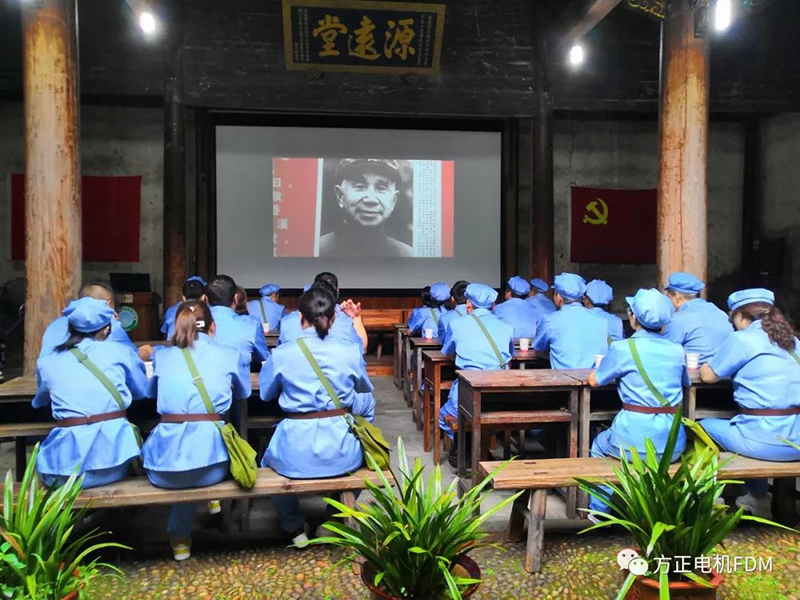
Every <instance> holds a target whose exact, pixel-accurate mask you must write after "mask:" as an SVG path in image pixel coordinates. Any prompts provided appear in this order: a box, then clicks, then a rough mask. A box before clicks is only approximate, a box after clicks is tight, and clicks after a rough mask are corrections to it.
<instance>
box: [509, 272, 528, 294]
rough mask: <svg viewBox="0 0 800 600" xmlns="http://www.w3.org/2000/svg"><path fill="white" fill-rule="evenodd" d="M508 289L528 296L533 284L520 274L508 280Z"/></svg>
mask: <svg viewBox="0 0 800 600" xmlns="http://www.w3.org/2000/svg"><path fill="white" fill-rule="evenodd" d="M508 289H510V290H511V291H512V292H514V293H515V294H516V295H517V296H527V295H528V294H530V293H531V284H530V283H528V282H527V280H525V279H523V278H522V277H520V276H519V275H514V276H513V277H512V278H511V279H509V280H508Z"/></svg>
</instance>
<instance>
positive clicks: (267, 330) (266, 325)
mask: <svg viewBox="0 0 800 600" xmlns="http://www.w3.org/2000/svg"><path fill="white" fill-rule="evenodd" d="M261 328H262V329H263V330H264V335H267V334H268V333H269V323H262V324H261Z"/></svg>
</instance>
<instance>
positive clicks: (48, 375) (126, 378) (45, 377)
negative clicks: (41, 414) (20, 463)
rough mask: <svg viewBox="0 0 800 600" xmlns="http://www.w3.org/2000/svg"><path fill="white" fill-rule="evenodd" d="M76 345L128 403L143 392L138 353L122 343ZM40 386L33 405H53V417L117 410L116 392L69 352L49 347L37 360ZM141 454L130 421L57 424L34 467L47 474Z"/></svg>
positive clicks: (105, 466)
mask: <svg viewBox="0 0 800 600" xmlns="http://www.w3.org/2000/svg"><path fill="white" fill-rule="evenodd" d="M77 347H78V349H79V350H80V351H81V352H83V353H84V354H86V356H88V357H89V359H90V360H91V361H92V362H93V363H94V364H95V365H97V368H98V369H100V370H101V371H102V372H103V373H104V374H105V375H106V377H108V379H109V380H110V381H111V383H113V384H114V386H115V387H116V388H117V389H118V390H119V393H120V395H121V396H122V399H123V401H124V403H125V406H126V407H128V406H130V405H131V401H133V400H138V399H139V398H142V397H143V396H144V395H145V390H146V387H147V377H146V375H145V370H144V363H143V362H142V361H141V360H139V356H138V355H137V354H136V352H134V351H133V350H131V349H130V348H129V347H127V346H123V345H122V344H107V343H105V342H98V341H96V340H91V339H85V340H82V341H81V342H80V343H79V344H78V346H77ZM37 375H38V378H39V390H38V392H37V394H36V396H35V397H34V399H33V406H34V408H41V407H43V406H46V405H47V404H51V405H52V411H53V418H55V419H57V420H58V419H68V418H70V417H86V416H90V415H101V414H104V413H110V412H115V411H118V410H120V407H119V404H117V402H116V400H115V399H114V397H113V396H112V395H111V394H110V393H109V391H108V390H107V389H106V388H105V386H103V384H102V383H100V381H99V380H98V379H97V378H96V377H95V376H94V375H92V373H91V372H90V371H89V369H87V368H86V367H84V366H83V365H81V364H80V363H79V362H78V359H77V358H75V356H73V355H72V353H71V352H69V351H66V352H53V353H51V354H48V355H46V356H42V357H40V358H39V361H38V363H37ZM136 456H139V444H138V442H137V441H136V436H135V434H134V432H133V427H132V425H131V424H130V423H129V422H128V421H127V420H125V419H114V420H112V421H102V422H100V423H92V424H91V425H77V426H75V427H56V428H55V429H53V430H52V431H51V432H50V434H49V435H48V436H47V438H46V439H45V441H44V442H42V447H41V449H40V450H39V456H38V458H37V460H36V467H37V469H38V470H39V472H40V473H46V474H48V475H72V473H74V472H75V470H76V469H77V468H78V467H80V472H81V473H82V472H84V471H94V470H97V469H109V468H111V467H116V466H118V465H121V464H123V463H124V462H126V461H128V460H130V459H132V458H135V457H136Z"/></svg>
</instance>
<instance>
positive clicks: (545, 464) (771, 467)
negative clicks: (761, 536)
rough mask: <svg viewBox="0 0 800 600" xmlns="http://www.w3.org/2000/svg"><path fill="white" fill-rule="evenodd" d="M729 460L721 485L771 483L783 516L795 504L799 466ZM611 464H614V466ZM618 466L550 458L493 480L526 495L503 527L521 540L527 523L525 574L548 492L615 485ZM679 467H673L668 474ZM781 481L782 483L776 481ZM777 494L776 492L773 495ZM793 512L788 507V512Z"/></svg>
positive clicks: (536, 552)
mask: <svg viewBox="0 0 800 600" xmlns="http://www.w3.org/2000/svg"><path fill="white" fill-rule="evenodd" d="M728 459H731V460H730V462H728V464H726V465H725V466H724V468H723V469H722V470H721V472H720V477H721V478H723V479H763V478H767V477H774V478H776V486H775V489H776V491H775V493H774V494H773V506H775V507H776V508H778V509H779V510H780V511H785V507H784V504H785V502H787V500H786V499H787V497H788V501H790V502H791V503H792V504H793V503H794V497H793V495H792V494H791V493H788V490H786V487H787V480H786V479H785V478H790V479H789V480H788V483H791V484H794V478H796V477H799V476H800V462H767V461H763V460H756V459H753V458H746V457H744V456H736V455H733V454H730V453H726V452H723V453H722V455H721V461H726V460H728ZM615 463H616V464H615ZM501 464H502V463H501V462H496V461H485V462H481V463H480V476H481V477H486V475H488V474H489V473H491V472H492V471H494V470H495V469H497V468H498V467H499V466H500V465H501ZM618 464H619V463H618V462H617V461H614V460H612V459H608V458H555V459H546V460H520V461H514V462H512V463H511V464H509V465H508V466H507V467H506V468H505V469H504V470H503V471H501V472H500V473H499V474H497V475H496V476H495V478H494V479H493V480H492V487H493V488H494V489H496V490H531V494H530V499H529V501H528V506H527V507H526V506H525V495H522V496H520V498H519V499H518V500H517V501H516V502H515V504H514V506H513V508H512V509H511V518H510V519H509V523H508V537H509V540H512V541H520V540H522V538H523V529H524V525H525V521H528V539H527V549H526V553H525V570H526V571H528V573H538V572H539V570H540V569H541V566H542V546H543V544H544V520H545V513H546V510H547V490H549V489H553V488H558V487H577V486H578V482H577V481H575V478H576V477H582V478H586V479H593V480H599V481H609V482H616V481H617V478H616V475H615V474H614V469H613V468H614V466H616V465H618ZM679 465H680V462H676V463H674V464H673V465H672V467H671V468H670V470H671V472H673V473H674V472H675V470H676V469H677V468H678V466H679ZM781 478H783V481H780V483H779V480H780V479H781ZM778 488H780V491H778ZM792 508H793V506H792Z"/></svg>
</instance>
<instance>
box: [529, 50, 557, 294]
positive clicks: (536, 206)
mask: <svg viewBox="0 0 800 600" xmlns="http://www.w3.org/2000/svg"><path fill="white" fill-rule="evenodd" d="M540 39H541V40H544V36H541V37H540ZM546 64H547V52H546V45H545V42H544V41H541V42H540V43H539V44H538V47H537V48H536V50H535V52H534V77H533V79H534V82H533V210H532V213H533V240H532V243H531V260H530V273H529V275H530V276H531V277H540V278H542V279H544V280H545V281H547V282H550V283H552V281H553V269H554V264H553V263H554V262H555V249H554V246H553V237H554V233H553V231H554V223H553V219H554V215H553V100H552V98H551V96H550V93H549V92H548V91H547V72H546Z"/></svg>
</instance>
